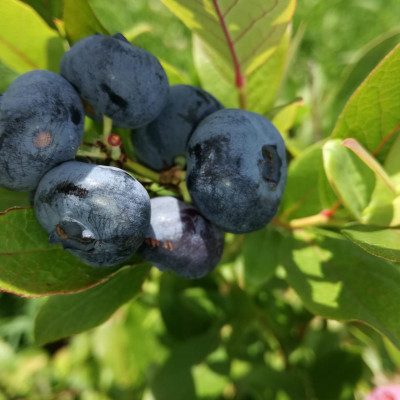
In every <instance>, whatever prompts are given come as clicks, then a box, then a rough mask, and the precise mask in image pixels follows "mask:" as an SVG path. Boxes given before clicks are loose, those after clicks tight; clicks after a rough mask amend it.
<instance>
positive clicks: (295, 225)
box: [273, 210, 349, 230]
mask: <svg viewBox="0 0 400 400" xmlns="http://www.w3.org/2000/svg"><path fill="white" fill-rule="evenodd" d="M348 222H349V221H348V220H346V219H339V218H333V214H331V213H330V212H329V210H322V211H321V212H320V213H318V214H315V215H310V216H308V217H303V218H295V219H292V220H291V221H288V222H283V221H280V220H279V219H275V220H273V224H274V225H276V226H281V227H283V228H286V229H289V230H294V229H302V228H309V227H313V226H323V225H324V226H332V227H342V226H344V225H346V224H347V223H348Z"/></svg>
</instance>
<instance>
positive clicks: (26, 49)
mask: <svg viewBox="0 0 400 400" xmlns="http://www.w3.org/2000/svg"><path fill="white" fill-rule="evenodd" d="M24 32H29V34H23V33H24ZM63 52H64V47H63V41H62V39H61V38H60V36H59V35H58V33H57V32H56V31H55V30H53V29H51V28H50V27H49V26H48V25H47V23H46V22H45V21H43V20H42V18H40V16H39V15H38V14H37V13H36V11H35V10H33V9H32V8H31V7H30V6H28V5H27V4H24V3H22V2H20V1H18V0H1V2H0V61H1V62H2V63H3V64H4V65H5V66H6V67H8V68H9V69H11V70H13V71H15V72H17V73H19V74H22V73H24V72H27V71H30V70H33V69H48V70H51V71H55V72H58V68H59V62H60V59H61V57H62V55H63Z"/></svg>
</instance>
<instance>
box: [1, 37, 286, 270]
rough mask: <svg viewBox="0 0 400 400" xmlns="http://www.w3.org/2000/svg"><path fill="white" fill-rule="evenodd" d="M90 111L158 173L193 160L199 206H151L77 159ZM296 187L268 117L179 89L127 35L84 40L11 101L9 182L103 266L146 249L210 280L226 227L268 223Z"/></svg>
mask: <svg viewBox="0 0 400 400" xmlns="http://www.w3.org/2000/svg"><path fill="white" fill-rule="evenodd" d="M85 114H86V115H87V116H89V117H91V118H93V119H95V120H99V121H101V120H102V118H103V116H107V117H108V118H110V119H111V120H112V123H113V126H115V127H121V128H128V129H129V130H131V140H132V143H133V147H134V152H135V157H136V159H137V160H138V161H139V162H140V163H141V164H142V165H145V166H146V167H148V168H151V169H152V170H154V171H158V172H162V171H165V170H168V169H170V168H173V167H174V166H175V165H176V163H177V160H181V161H182V159H183V157H185V158H184V159H185V160H186V162H187V171H186V185H187V189H188V192H189V194H190V196H191V198H192V200H193V205H192V204H189V203H187V202H184V201H182V200H179V199H177V198H175V197H169V196H160V197H154V198H152V199H150V197H149V194H148V192H147V191H146V189H145V188H144V186H142V184H141V183H140V182H139V181H138V180H136V179H135V178H134V177H133V176H132V175H131V174H130V173H128V172H126V171H124V170H123V169H121V168H117V167H115V166H109V165H96V164H88V163H85V162H81V161H76V160H75V157H76V153H77V151H78V147H79V146H80V144H81V142H82V137H83V129H84V119H85ZM285 181H286V156H285V146H284V142H283V140H282V138H281V136H280V134H279V132H278V131H277V129H276V128H275V127H274V126H273V125H272V124H271V122H269V120H268V119H266V118H265V117H263V116H261V115H259V114H256V113H253V112H249V111H244V110H239V109H225V108H224V107H223V105H222V104H221V103H220V102H218V100H216V99H215V98H214V97H213V96H211V95H210V94H209V93H207V92H206V91H204V90H202V89H200V88H197V87H194V86H190V85H173V86H170V85H169V83H168V79H167V76H166V73H165V71H164V69H163V68H162V66H161V64H160V63H159V61H158V60H157V58H156V57H154V56H153V55H152V54H150V53H149V52H147V51H145V50H143V49H140V48H137V47H135V46H133V45H131V44H130V43H129V42H128V41H127V40H126V39H125V38H124V37H123V36H122V35H121V34H116V35H114V36H105V35H99V34H96V35H93V36H89V37H86V38H84V39H82V40H80V41H79V42H77V43H75V44H74V45H73V46H72V47H71V49H70V50H68V51H67V52H66V53H65V54H64V56H63V58H62V60H61V65H60V75H58V74H56V73H53V72H49V71H42V70H35V71H31V72H28V73H26V74H23V75H21V76H20V77H18V78H17V79H16V80H15V81H14V82H13V83H12V84H11V85H10V87H9V88H8V90H7V91H6V92H5V93H4V94H3V95H0V186H3V187H5V188H7V189H9V190H17V191H34V197H33V199H34V200H33V201H34V210H35V214H36V216H37V219H38V221H39V223H40V224H41V226H42V227H43V228H44V229H45V230H46V231H47V232H48V233H49V241H50V243H60V244H61V245H62V246H63V248H64V249H66V250H67V251H69V252H70V253H71V254H73V255H74V256H76V257H78V258H79V259H81V260H82V261H84V262H85V263H87V264H89V265H93V266H110V265H116V264H119V263H123V262H124V261H126V260H127V259H128V258H130V257H131V256H132V255H133V254H135V253H137V254H139V255H140V256H141V257H142V258H143V259H145V260H147V261H150V262H151V263H153V264H154V265H155V266H156V267H157V268H159V269H160V270H167V271H171V272H174V273H176V274H178V275H181V276H183V277H186V278H200V277H202V276H204V275H206V274H207V273H209V272H210V271H211V270H212V269H213V268H214V267H215V266H216V265H217V264H218V262H219V260H220V258H221V255H222V251H223V246H224V237H223V231H225V232H232V233H246V232H251V231H254V230H257V229H260V228H262V227H264V226H265V225H266V224H268V223H269V222H270V221H271V219H272V218H273V217H274V215H275V214H276V212H277V209H278V206H279V202H280V199H281V197H282V194H283V190H284V186H285Z"/></svg>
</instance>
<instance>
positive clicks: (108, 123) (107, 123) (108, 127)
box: [101, 115, 112, 147]
mask: <svg viewBox="0 0 400 400" xmlns="http://www.w3.org/2000/svg"><path fill="white" fill-rule="evenodd" d="M111 131H112V119H111V118H108V117H106V116H105V115H103V135H102V138H101V139H102V141H103V143H104V144H105V145H106V146H107V147H110V145H109V144H108V137H109V136H110V135H111Z"/></svg>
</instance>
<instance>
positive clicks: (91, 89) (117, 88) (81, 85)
mask: <svg viewBox="0 0 400 400" xmlns="http://www.w3.org/2000/svg"><path fill="white" fill-rule="evenodd" d="M60 73H61V75H62V76H64V77H65V78H66V79H68V81H70V82H71V83H72V84H73V85H74V86H75V88H76V89H77V90H78V92H79V93H80V95H81V97H82V98H83V99H84V103H85V104H86V107H85V111H86V113H87V115H89V116H90V117H92V118H94V119H97V120H102V116H103V115H106V116H107V117H109V118H111V119H112V120H113V124H114V125H115V126H118V127H121V128H136V127H139V126H142V125H145V124H148V123H149V122H150V121H152V120H153V119H155V118H156V117H157V115H158V114H159V113H160V112H161V110H162V108H163V107H164V105H165V102H166V100H167V95H168V90H169V86H168V78H167V75H166V74H165V71H164V69H163V68H162V66H161V64H160V63H159V62H158V60H157V58H156V57H154V56H153V55H152V54H151V53H149V52H147V51H146V50H143V49H141V48H138V47H135V46H132V45H131V44H130V43H129V42H128V41H127V40H126V39H125V38H124V37H123V36H122V35H121V34H117V35H114V36H104V35H99V34H97V35H92V36H88V37H85V38H84V39H82V40H80V41H78V42H76V43H75V44H74V45H73V46H72V47H71V49H70V50H68V51H67V52H66V53H65V54H64V56H63V58H62V59H61V64H60Z"/></svg>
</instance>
